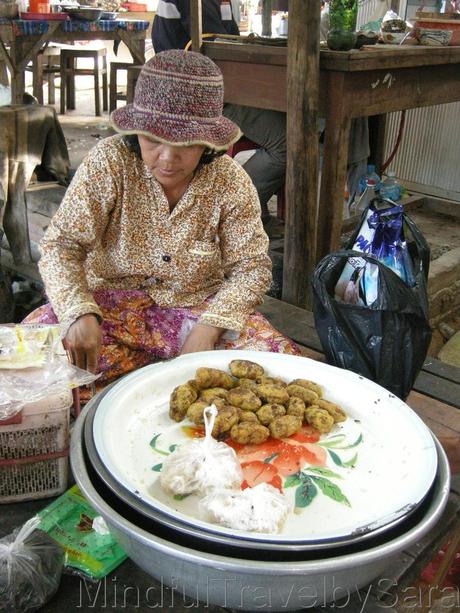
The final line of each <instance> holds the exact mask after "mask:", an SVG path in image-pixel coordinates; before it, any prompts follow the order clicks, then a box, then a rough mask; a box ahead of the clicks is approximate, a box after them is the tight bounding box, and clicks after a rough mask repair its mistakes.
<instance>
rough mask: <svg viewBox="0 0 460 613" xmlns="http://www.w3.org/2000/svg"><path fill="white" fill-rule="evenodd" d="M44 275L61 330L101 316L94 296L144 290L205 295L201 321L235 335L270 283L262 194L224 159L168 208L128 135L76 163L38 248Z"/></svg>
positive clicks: (178, 297) (179, 302)
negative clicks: (90, 315) (91, 315)
mask: <svg viewBox="0 0 460 613" xmlns="http://www.w3.org/2000/svg"><path fill="white" fill-rule="evenodd" d="M40 247H41V251H42V257H41V260H40V262H39V268H40V273H41V275H42V278H43V281H44V283H45V288H46V292H47V295H48V298H49V300H50V301H51V304H52V306H53V309H54V311H55V313H56V315H57V317H58V320H59V321H60V323H61V324H62V327H63V331H64V334H65V332H66V330H67V329H68V327H69V326H70V325H71V324H72V323H73V322H74V321H75V320H76V319H77V318H78V317H80V316H81V315H84V314H86V313H95V314H97V315H99V316H101V313H100V310H99V308H98V306H97V304H96V302H95V301H94V298H93V292H94V291H95V290H100V289H117V288H119V289H142V290H145V291H146V292H148V294H149V295H150V296H151V298H152V299H153V300H154V301H155V303H156V304H157V305H158V306H162V307H185V306H195V305H199V304H201V303H203V302H204V301H205V300H207V299H209V300H208V306H207V308H206V310H205V311H204V313H203V315H202V316H201V319H200V322H201V323H205V324H209V325H214V326H219V327H222V328H227V329H232V330H236V331H239V330H241V329H242V327H243V326H244V322H245V320H246V318H247V317H248V315H249V314H250V313H251V312H252V311H253V309H254V307H255V306H256V305H257V304H259V303H260V302H261V301H262V297H263V295H264V293H265V291H266V290H267V288H268V286H269V284H270V280H271V263H270V259H269V257H268V255H267V249H268V238H267V236H266V234H265V232H264V230H263V226H262V223H261V219H260V205H259V201H258V197H257V192H256V190H255V188H254V186H253V185H252V182H251V180H250V178H249V177H248V175H247V174H246V173H245V171H244V170H243V169H242V168H241V167H240V166H239V165H238V164H237V163H236V162H235V161H234V160H232V159H231V158H230V157H228V156H227V155H223V156H222V157H219V158H217V159H215V160H213V161H212V162H211V163H210V164H208V165H203V166H201V167H199V169H198V170H197V171H196V173H195V176H194V178H193V179H192V181H191V183H190V185H189V187H188V189H187V191H186V192H185V194H184V195H183V196H182V198H181V199H180V200H179V202H178V203H177V205H176V206H175V208H174V209H173V211H172V212H171V213H170V211H169V204H168V201H167V199H166V196H165V194H164V192H163V189H162V187H161V186H160V184H159V183H158V182H157V180H156V179H155V178H154V176H153V175H152V173H151V172H150V171H149V170H148V168H147V166H146V165H145V164H144V162H143V161H142V159H140V157H139V156H138V155H137V154H136V153H134V152H133V151H131V150H130V149H129V148H128V146H127V145H126V143H125V142H124V141H123V138H122V136H120V135H117V136H112V137H109V138H107V139H105V140H103V141H101V142H100V143H99V144H98V145H97V146H96V147H95V148H94V149H92V150H91V151H90V153H89V154H88V156H87V157H86V159H85V160H84V161H83V162H82V164H81V165H80V166H79V168H78V170H77V172H76V174H75V177H74V179H73V181H72V183H71V185H70V187H69V188H68V190H67V193H66V195H65V197H64V199H63V201H62V203H61V206H60V208H59V210H58V211H57V213H56V214H55V216H54V217H53V219H52V221H51V224H50V226H49V227H48V229H47V231H46V233H45V236H44V237H43V240H42V241H41V244H40Z"/></svg>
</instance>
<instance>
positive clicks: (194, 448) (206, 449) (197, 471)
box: [160, 404, 243, 495]
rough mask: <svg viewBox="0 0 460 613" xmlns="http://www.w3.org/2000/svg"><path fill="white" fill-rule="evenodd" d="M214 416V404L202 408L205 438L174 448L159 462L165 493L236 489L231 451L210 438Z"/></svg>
mask: <svg viewBox="0 0 460 613" xmlns="http://www.w3.org/2000/svg"><path fill="white" fill-rule="evenodd" d="M217 413H218V411H217V408H216V406H215V405H214V404H212V405H211V406H209V407H206V408H205V409H204V412H203V415H204V423H205V429H206V435H205V437H204V438H201V439H193V440H192V441H190V442H187V443H185V444H184V445H181V446H180V447H177V448H176V449H175V451H173V453H172V454H171V455H169V456H168V457H167V458H166V460H165V461H164V462H163V466H162V469H161V474H160V484H161V487H162V488H163V489H164V490H165V491H166V492H168V493H169V494H172V495H177V494H181V495H184V494H204V493H206V492H207V491H209V490H211V489H213V488H224V489H225V488H232V487H239V486H240V484H241V481H242V479H243V475H242V472H241V468H240V464H239V462H238V460H237V458H236V454H235V452H234V451H233V449H232V448H231V447H229V446H228V445H226V444H225V443H220V442H218V441H216V440H215V439H214V438H213V437H212V435H211V433H212V429H213V426H214V420H215V418H216V415H217Z"/></svg>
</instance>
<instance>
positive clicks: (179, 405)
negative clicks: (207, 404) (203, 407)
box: [169, 382, 198, 421]
mask: <svg viewBox="0 0 460 613" xmlns="http://www.w3.org/2000/svg"><path fill="white" fill-rule="evenodd" d="M197 397H198V393H197V391H196V390H195V389H194V388H193V386H192V385H191V384H190V382H188V383H183V384H182V385H178V386H177V387H176V388H174V389H173V391H172V394H171V397H170V401H169V417H170V418H171V419H174V421H182V420H183V419H184V417H185V414H186V413H187V409H188V408H189V406H190V405H191V404H192V402H195V400H196V399H197Z"/></svg>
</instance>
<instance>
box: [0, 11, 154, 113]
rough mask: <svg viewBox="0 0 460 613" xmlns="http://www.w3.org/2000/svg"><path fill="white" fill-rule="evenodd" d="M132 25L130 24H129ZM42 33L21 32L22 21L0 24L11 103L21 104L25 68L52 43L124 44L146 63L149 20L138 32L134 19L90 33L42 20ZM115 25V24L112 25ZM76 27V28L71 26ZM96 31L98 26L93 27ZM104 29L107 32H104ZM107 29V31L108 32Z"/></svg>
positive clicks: (1, 54)
mask: <svg viewBox="0 0 460 613" xmlns="http://www.w3.org/2000/svg"><path fill="white" fill-rule="evenodd" d="M128 22H129V25H126V24H127V23H128ZM36 23H40V24H44V25H43V28H42V29H43V30H45V31H43V32H41V33H36V34H35V33H34V34H24V33H23V32H22V31H21V30H18V25H17V24H21V21H20V20H19V21H12V22H10V23H0V59H3V60H4V61H5V62H6V65H7V68H8V70H9V72H10V75H11V90H12V91H11V96H12V98H11V99H12V102H13V103H16V104H20V103H21V102H22V96H23V94H24V88H25V83H24V74H25V69H26V66H27V64H28V63H29V62H31V61H33V59H34V57H36V56H37V54H38V53H39V51H40V50H42V49H45V48H46V46H47V45H48V44H49V43H51V42H52V43H67V44H69V43H74V42H75V41H80V40H81V41H83V40H85V41H91V40H113V41H118V42H124V43H125V45H126V46H127V47H128V49H129V51H130V53H131V55H132V58H133V61H134V63H135V64H143V63H144V62H145V38H146V31H147V28H148V27H149V23H148V22H147V21H140V22H138V23H139V24H142V26H140V27H142V29H135V26H134V24H133V22H132V20H126V21H119V22H115V21H111V22H110V21H108V22H103V21H100V22H98V26H97V28H100V29H91V30H89V31H83V30H81V29H78V28H79V26H78V25H75V29H73V30H71V31H67V30H68V28H69V25H67V24H70V23H73V22H63V21H43V22H42V21H40V22H36ZM109 24H112V25H109ZM72 27H73V26H72ZM94 28H96V26H94ZM103 28H104V29H103ZM106 28H107V29H106Z"/></svg>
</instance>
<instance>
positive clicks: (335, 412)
mask: <svg viewBox="0 0 460 613" xmlns="http://www.w3.org/2000/svg"><path fill="white" fill-rule="evenodd" d="M316 404H317V405H318V406H319V408H320V409H324V410H325V411H327V412H328V413H329V415H332V417H333V419H334V422H335V423H338V422H339V421H345V420H346V419H347V415H346V413H345V411H344V410H343V409H341V408H340V407H339V405H338V404H334V403H333V402H329V400H322V399H320V400H318V402H317V403H316Z"/></svg>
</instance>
